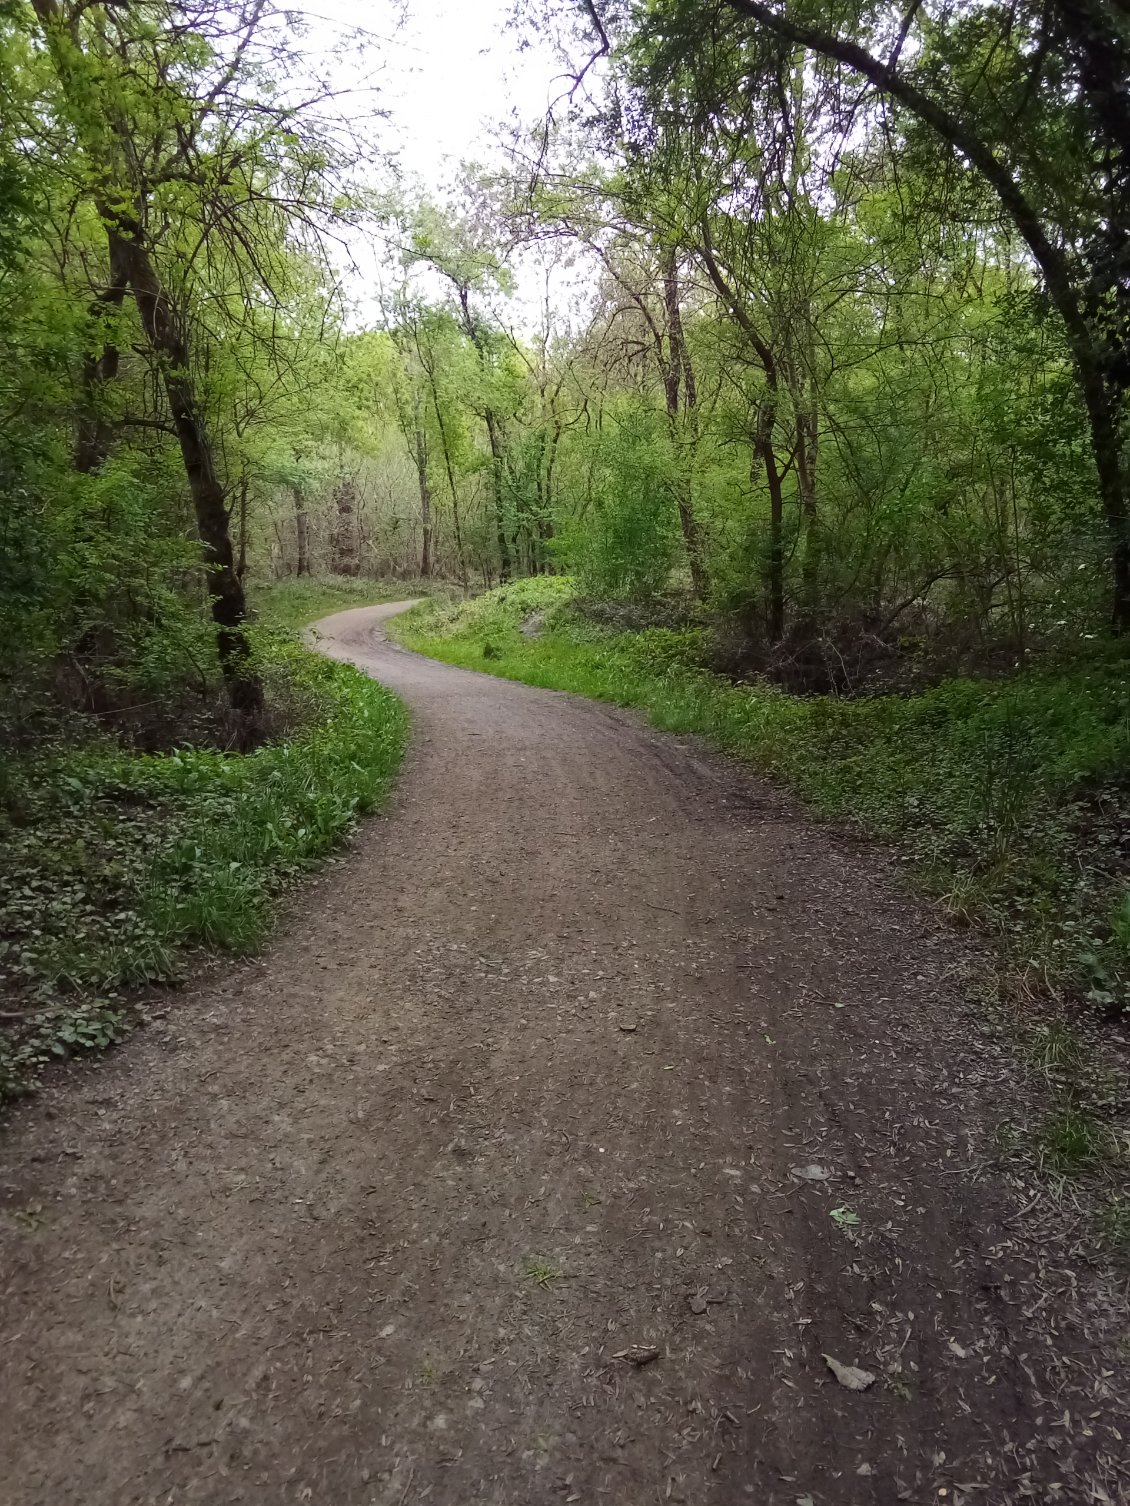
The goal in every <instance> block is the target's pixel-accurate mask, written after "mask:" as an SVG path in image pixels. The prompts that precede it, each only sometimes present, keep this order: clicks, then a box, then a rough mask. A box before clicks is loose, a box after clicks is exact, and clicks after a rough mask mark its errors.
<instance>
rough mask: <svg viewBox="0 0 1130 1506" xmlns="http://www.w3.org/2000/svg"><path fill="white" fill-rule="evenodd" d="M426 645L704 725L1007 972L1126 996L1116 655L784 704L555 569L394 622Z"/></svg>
mask: <svg viewBox="0 0 1130 1506" xmlns="http://www.w3.org/2000/svg"><path fill="white" fill-rule="evenodd" d="M393 631H394V632H395V633H396V635H397V637H398V638H400V639H401V641H403V642H405V643H406V644H407V645H408V646H410V647H413V648H416V649H418V650H419V651H420V652H422V653H426V654H429V655H432V656H434V657H435V658H439V659H443V660H445V661H446V662H448V663H451V664H459V665H463V666H464V667H467V668H471V669H479V670H486V671H489V672H490V673H491V674H496V675H502V676H506V677H508V678H511V679H517V680H523V681H525V682H527V683H529V684H533V685H542V686H547V687H550V688H553V689H557V690H571V691H576V692H579V693H581V694H583V695H588V696H594V697H596V698H598V699H601V700H608V701H614V702H617V703H618V704H620V705H624V706H636V707H639V708H641V709H642V710H644V711H646V712H647V714H648V715H649V716H650V718H651V720H652V721H653V722H654V723H655V724H656V725H657V726H660V727H664V728H667V729H669V730H672V731H677V732H698V733H702V734H705V735H706V736H707V737H708V738H710V739H711V740H712V741H713V742H714V743H715V744H716V745H717V746H718V747H720V748H722V749H724V750H726V751H727V752H730V753H735V754H737V755H739V756H740V757H742V758H744V759H747V760H748V761H749V762H750V763H752V764H753V765H755V766H756V767H757V768H758V769H760V770H762V771H764V772H766V773H768V774H771V775H772V776H774V777H776V778H778V779H780V780H781V781H782V782H784V783H785V784H787V785H788V786H790V787H791V788H792V789H794V790H796V791H797V792H798V793H799V794H800V795H802V796H803V797H804V799H805V800H806V801H807V802H808V803H809V804H810V805H811V806H812V807H814V808H815V809H816V810H817V811H819V812H821V813H822V814H825V815H828V816H833V817H836V818H837V819H840V820H846V821H848V822H851V823H854V824H856V825H857V826H858V827H860V828H861V829H863V830H865V831H867V832H869V833H872V834H875V835H877V836H881V837H884V838H886V839H890V840H894V841H895V842H897V843H898V844H899V845H900V846H901V847H902V848H903V850H904V852H905V853H906V855H907V857H908V859H909V860H910V861H911V862H912V863H913V865H914V868H915V870H916V873H917V875H918V877H919V879H920V880H921V882H922V883H923V884H924V885H925V886H926V887H928V888H929V889H930V890H932V891H933V892H934V893H936V894H937V895H938V896H939V897H940V898H941V900H942V902H943V904H944V906H945V908H946V909H947V911H948V912H949V914H950V915H951V916H952V917H953V918H955V919H958V920H967V921H975V922H977V923H978V924H980V925H983V926H985V927H987V928H988V929H989V930H990V931H992V933H993V934H994V936H995V938H996V941H997V943H998V945H999V947H1000V949H1001V951H1002V954H1003V955H1004V957H1005V959H1006V962H1007V965H1008V967H1009V968H1010V969H1012V970H1014V971H1015V972H1017V973H1021V974H1025V975H1027V976H1029V977H1031V976H1032V975H1033V974H1035V975H1038V976H1039V978H1040V979H1041V980H1042V981H1043V982H1046V983H1050V984H1052V985H1053V986H1055V987H1058V988H1067V989H1071V990H1077V991H1078V992H1080V993H1082V994H1084V995H1086V996H1087V997H1088V998H1089V999H1090V1000H1091V1001H1092V1002H1093V1003H1095V1004H1096V1005H1099V1006H1102V1007H1105V1008H1109V1009H1112V1010H1118V1009H1121V1010H1126V1009H1128V1008H1130V663H1128V661H1127V660H1126V659H1125V658H1124V657H1120V658H1109V659H1105V660H1104V659H1100V658H1094V659H1091V660H1090V661H1088V662H1087V663H1083V664H1078V665H1075V666H1072V667H1071V668H1069V669H1064V670H1062V671H1058V672H1050V671H1043V672H1039V673H1036V672H1033V673H1028V674H1023V675H1020V676H1018V677H1016V678H1014V679H1012V680H1009V681H995V682H987V681H971V680H958V681H952V682H950V683H947V684H944V685H941V686H939V687H937V688H936V689H934V690H930V691H928V692H926V693H924V694H921V695H917V696H907V697H900V696H882V697H875V698H871V699H865V700H857V701H847V700H837V699H832V698H812V699H798V698H796V697H791V696H788V695H785V694H783V693H781V692H780V691H777V690H775V689H774V688H773V687H771V686H769V685H763V684H762V685H748V684H747V685H735V684H732V683H730V682H729V681H727V680H724V679H722V678H720V677H718V676H716V675H712V674H709V673H707V672H705V671H704V670H703V669H702V668H701V667H700V665H701V662H702V658H703V655H704V652H705V650H706V647H707V643H706V638H707V635H706V632H705V630H692V631H672V630H668V629H650V630H648V631H643V632H618V631H613V630H610V629H608V628H607V627H601V626H599V625H597V624H595V623H593V622H592V621H591V620H590V619H589V618H587V617H586V616H585V614H584V612H583V611H582V610H579V609H578V606H577V604H576V603H574V601H573V591H572V587H571V585H570V583H569V582H568V581H564V580H560V579H548V580H544V579H543V580H532V581H522V582H519V583H518V584H516V585H513V586H510V587H505V588H502V589H500V590H498V591H495V592H492V593H490V594H488V595H486V596H483V597H480V598H478V599H477V600H475V601H471V602H467V603H465V604H463V605H462V606H451V605H446V606H443V605H438V604H428V605H425V606H422V607H418V608H416V609H415V610H414V611H413V612H411V613H409V614H408V615H407V616H405V617H403V618H400V619H398V620H397V622H396V623H395V624H394V625H393Z"/></svg>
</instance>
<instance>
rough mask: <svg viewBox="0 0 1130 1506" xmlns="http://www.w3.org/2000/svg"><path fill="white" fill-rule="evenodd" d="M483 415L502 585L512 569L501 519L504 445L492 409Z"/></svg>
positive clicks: (499, 581)
mask: <svg viewBox="0 0 1130 1506" xmlns="http://www.w3.org/2000/svg"><path fill="white" fill-rule="evenodd" d="M483 417H484V420H485V422H486V426H487V439H488V440H489V442H490V474H491V490H492V494H493V496H494V523H495V536H496V538H497V539H498V583H499V585H501V586H504V585H505V584H506V582H507V581H508V580H509V579H510V576H511V573H512V571H513V563H512V561H511V557H510V544H509V542H508V540H507V537H506V526H505V523H504V521H503V505H504V504H503V487H502V462H503V457H504V454H505V446H504V445H503V443H502V431H501V429H500V427H499V422H498V416H497V414H496V413H495V411H494V409H493V408H487V409H486V411H485V413H484V415H483Z"/></svg>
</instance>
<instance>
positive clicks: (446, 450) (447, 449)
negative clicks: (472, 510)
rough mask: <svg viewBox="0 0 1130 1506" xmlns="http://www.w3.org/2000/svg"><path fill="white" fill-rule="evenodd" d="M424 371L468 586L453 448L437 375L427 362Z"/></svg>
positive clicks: (462, 574)
mask: <svg viewBox="0 0 1130 1506" xmlns="http://www.w3.org/2000/svg"><path fill="white" fill-rule="evenodd" d="M424 370H425V371H426V372H427V374H428V385H429V386H430V388H431V392H432V408H433V409H434V411H435V416H436V426H437V427H438V429H439V439H440V444H441V445H442V446H443V464H444V469H445V470H446V472H447V484H448V487H449V488H450V491H451V522H452V526H453V528H454V531H455V550H456V553H457V554H458V556H459V582H460V584H461V585H463V586H466V585H467V556H466V553H465V552H464V549H463V525H462V523H461V522H460V518H459V493H458V491H457V489H456V486H455V467H454V465H453V464H452V460H451V446H450V445H449V444H448V442H447V425H446V424H445V423H444V421H443V409H442V408H441V407H440V403H439V393H438V392H437V390H436V380H435V373H434V371H433V370H432V368H431V366H430V365H428V364H427V362H425V363H424Z"/></svg>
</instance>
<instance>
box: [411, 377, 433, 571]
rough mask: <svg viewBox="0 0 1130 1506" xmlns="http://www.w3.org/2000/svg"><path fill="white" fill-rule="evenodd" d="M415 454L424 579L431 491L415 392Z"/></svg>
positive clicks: (429, 541)
mask: <svg viewBox="0 0 1130 1506" xmlns="http://www.w3.org/2000/svg"><path fill="white" fill-rule="evenodd" d="M415 419H416V430H415V442H416V448H415V455H416V479H417V480H418V482H419V484H420V534H421V541H420V575H421V577H422V578H423V579H424V580H427V578H428V576H429V575H431V573H432V493H431V487H430V486H429V485H428V443H427V439H426V438H425V436H424V425H423V421H422V418H421V414H420V394H419V393H418V392H417V393H416V411H415Z"/></svg>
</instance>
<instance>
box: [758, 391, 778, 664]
mask: <svg viewBox="0 0 1130 1506" xmlns="http://www.w3.org/2000/svg"><path fill="white" fill-rule="evenodd" d="M776 421H777V410H776V404H775V403H773V402H764V403H762V405H761V408H760V411H759V412H758V415H757V429H756V439H755V442H754V455H755V457H756V458H757V459H759V460H760V461H761V464H762V466H763V467H764V470H765V480H766V484H767V485H768V487H769V571H768V574H769V636H770V638H771V639H772V640H773V642H774V643H779V642H780V641H781V639H782V638H783V637H784V636H785V532H784V524H785V508H784V493H783V489H782V486H781V472H780V470H779V469H778V466H777V455H776V451H775V450H774V449H773V429H774V426H775V424H776Z"/></svg>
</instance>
